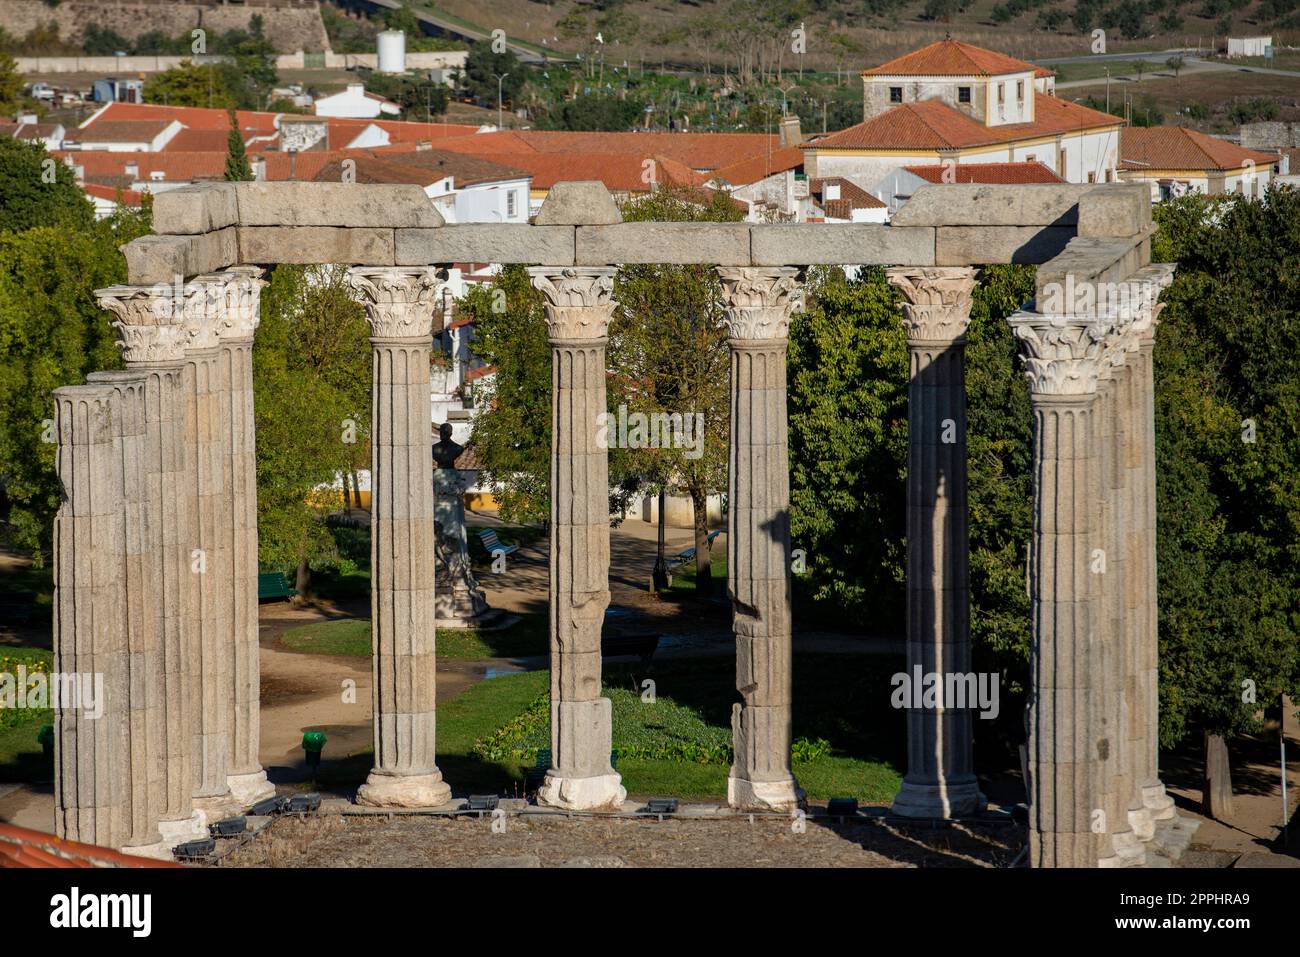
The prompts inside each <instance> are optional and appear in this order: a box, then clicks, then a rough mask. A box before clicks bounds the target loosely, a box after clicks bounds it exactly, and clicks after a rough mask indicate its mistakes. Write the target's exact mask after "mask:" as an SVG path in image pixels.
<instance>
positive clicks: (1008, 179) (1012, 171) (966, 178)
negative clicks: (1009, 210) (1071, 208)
mask: <svg viewBox="0 0 1300 957" xmlns="http://www.w3.org/2000/svg"><path fill="white" fill-rule="evenodd" d="M903 169H905V170H907V171H908V172H909V173H913V174H915V175H916V176H919V177H921V178H922V179H924V180H928V181H929V182H931V183H943V182H945V180H944V178H943V176H944V173H945V172H946V171H947V170H949V169H951V170H952V174H953V178H952V179H950V180H947V182H954V183H987V184H1004V185H1014V184H1016V183H1064V182H1065V180H1063V179H1062V178H1061V177H1060V176H1058V175H1057V174H1056V172H1055V171H1054V170H1053V169H1052V168H1051V167H1049V166H1046V165H1045V164H1043V163H1041V162H1038V161H1037V160H1035V161H1034V162H1032V163H958V164H956V165H955V166H951V167H949V166H946V165H944V164H942V163H938V164H935V165H933V166H904V167H903Z"/></svg>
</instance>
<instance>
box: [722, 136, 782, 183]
mask: <svg viewBox="0 0 1300 957" xmlns="http://www.w3.org/2000/svg"><path fill="white" fill-rule="evenodd" d="M802 168H803V150H801V149H799V147H797V146H786V147H783V148H781V149H774V150H773V151H772V152H771V153H769V152H767V151H766V150H764V151H763V152H762V153H759V154H757V155H755V156H750V157H748V158H746V159H742V160H737V161H736V162H734V163H731V164H729V165H727V166H723V167H720V168H718V169H715V170H714V171H713V172H712V173H710V174H709V178H710V179H719V180H722V179H725V180H726V181H727V182H728V183H730V184H731V185H732V186H748V185H749V184H750V183H757V182H758V181H759V180H761V179H766V178H767V177H769V176H771V175H772V174H773V173H784V172H785V171H786V170H792V169H795V170H797V169H802Z"/></svg>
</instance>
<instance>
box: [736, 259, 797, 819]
mask: <svg viewBox="0 0 1300 957" xmlns="http://www.w3.org/2000/svg"><path fill="white" fill-rule="evenodd" d="M718 275H719V277H720V278H721V280H722V288H723V301H724V308H725V310H726V315H725V318H724V319H723V322H724V323H725V325H726V328H727V335H728V344H729V345H730V347H731V462H730V475H729V481H728V496H729V498H728V508H727V578H728V585H729V590H730V595H731V601H732V627H733V629H734V630H735V633H736V687H737V689H738V690H739V691H740V694H741V698H742V701H741V702H739V703H737V704H736V705H734V706H733V708H732V713H731V733H732V740H733V747H734V750H735V760H734V763H733V764H732V766H731V773H730V775H729V777H728V779H727V803H728V804H730V805H731V806H732V807H736V808H743V809H753V810H775V811H789V810H793V809H794V808H795V807H797V806H798V805H799V804H800V803H801V802H802V800H803V792H802V791H801V790H800V789H799V785H798V783H797V782H796V781H795V778H794V774H793V772H792V771H791V768H790V739H791V730H790V720H791V719H790V700H791V685H790V629H791V624H790V464H789V455H788V452H787V442H788V435H787V433H788V429H787V425H786V380H785V358H786V346H787V343H788V340H787V338H786V336H787V332H788V329H789V323H790V314H791V313H792V312H793V311H794V310H795V309H797V308H800V307H801V305H802V289H801V287H800V284H799V271H798V270H797V269H791V268H768V267H761V268H759V267H739V268H732V267H726V268H719V269H718Z"/></svg>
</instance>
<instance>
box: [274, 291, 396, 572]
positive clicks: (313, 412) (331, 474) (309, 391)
mask: <svg viewBox="0 0 1300 957" xmlns="http://www.w3.org/2000/svg"><path fill="white" fill-rule="evenodd" d="M369 334H370V333H369V327H368V325H367V323H366V320H365V318H364V313H363V311H362V308H361V306H360V304H358V303H357V302H356V301H355V300H354V299H353V298H352V295H351V293H350V291H349V290H348V288H347V285H346V273H345V271H344V270H343V269H341V268H339V267H331V266H311V267H303V266H278V267H276V269H275V271H274V272H273V273H272V275H271V281H270V284H269V285H268V286H267V287H266V288H265V289H264V290H263V293H262V320H261V324H260V326H259V327H258V330H257V337H256V339H255V340H254V345H253V386H254V410H255V416H256V425H257V529H258V553H259V560H260V562H261V563H262V564H264V565H266V566H269V567H272V568H275V567H279V568H282V569H284V570H286V571H287V570H290V569H295V570H296V582H297V584H296V587H297V588H298V590H299V592H305V591H306V590H307V588H308V586H309V583H310V571H311V568H312V566H313V565H316V566H318V567H319V566H320V565H321V564H324V563H329V562H332V561H335V560H337V557H338V552H337V549H336V546H335V544H334V539H333V538H332V537H331V535H330V534H329V531H328V528H327V526H326V522H325V520H326V518H327V516H328V514H329V513H330V511H332V510H333V508H334V507H335V503H334V501H333V498H332V496H329V495H325V494H322V493H321V492H319V491H317V489H318V487H319V486H321V485H324V484H327V483H331V482H333V481H334V480H335V479H336V478H337V477H338V475H339V474H340V473H345V472H348V471H351V470H353V469H356V468H358V467H362V466H365V467H368V461H367V451H366V449H367V445H366V443H367V436H368V430H369V422H370V374H371V368H370V366H371V356H370V344H369V340H368V336H369Z"/></svg>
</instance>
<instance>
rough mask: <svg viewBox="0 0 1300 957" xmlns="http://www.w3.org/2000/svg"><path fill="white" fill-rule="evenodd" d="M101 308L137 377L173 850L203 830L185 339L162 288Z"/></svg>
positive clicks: (119, 291) (160, 812) (111, 300)
mask: <svg viewBox="0 0 1300 957" xmlns="http://www.w3.org/2000/svg"><path fill="white" fill-rule="evenodd" d="M96 295H97V297H98V298H99V303H100V306H101V307H102V308H104V309H106V310H108V311H109V312H112V313H113V315H114V316H115V317H116V318H115V321H114V322H113V323H112V325H113V328H114V329H115V330H116V331H117V334H118V338H119V340H120V345H121V347H122V353H123V358H124V359H125V361H126V367H127V369H128V370H130V371H131V372H132V373H136V374H138V375H140V376H142V377H143V379H144V383H145V396H144V428H145V433H144V445H143V450H142V455H141V457H142V462H143V467H144V481H145V486H144V494H145V507H146V517H145V523H144V524H145V530H146V534H147V542H146V544H145V547H144V558H145V573H144V579H143V587H144V590H145V597H144V608H145V613H146V614H150V615H152V616H153V620H154V629H155V632H156V634H157V636H158V647H159V654H160V656H161V664H160V671H161V676H162V679H161V680H162V689H163V697H162V702H161V709H162V713H161V720H160V733H161V743H160V745H158V746H156V748H155V750H154V752H153V753H154V755H155V768H156V770H155V772H154V773H155V774H156V775H157V786H158V789H159V790H158V793H157V796H158V799H159V801H160V803H159V804H158V806H157V807H155V808H154V810H153V813H154V815H155V816H156V821H157V825H158V829H159V833H160V836H161V839H162V842H163V844H164V845H165V846H167V847H174V846H175V845H177V844H180V843H184V842H185V841H190V840H194V839H196V838H199V837H203V836H205V835H206V833H207V832H206V830H205V828H204V827H203V818H202V816H201V815H200V814H199V813H198V812H197V811H195V810H194V808H193V801H192V797H191V794H192V792H193V790H194V779H193V767H192V759H191V758H192V756H191V751H192V747H193V736H194V729H195V726H196V721H197V718H198V716H197V702H196V700H195V698H194V689H193V687H192V683H191V682H190V680H189V676H190V675H191V672H192V667H193V665H192V663H191V661H190V642H191V639H192V636H193V628H194V626H195V622H194V620H193V613H192V609H191V608H190V607H189V603H188V599H189V594H190V586H191V583H192V579H193V575H192V574H191V572H190V556H189V552H190V546H189V542H190V532H189V525H190V518H191V516H190V510H189V508H188V507H187V501H188V500H187V497H186V496H185V494H184V490H185V489H186V488H187V484H186V459H187V454H189V453H188V452H187V448H186V436H185V419H186V408H187V404H188V403H187V398H186V393H185V390H184V381H185V347H186V343H187V341H188V336H187V333H186V330H185V326H184V314H183V310H182V309H180V308H179V307H176V306H175V305H174V300H173V297H172V295H171V290H170V289H169V288H166V287H159V288H157V289H155V288H154V287H151V286H112V287H109V288H107V289H100V290H97V291H96Z"/></svg>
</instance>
